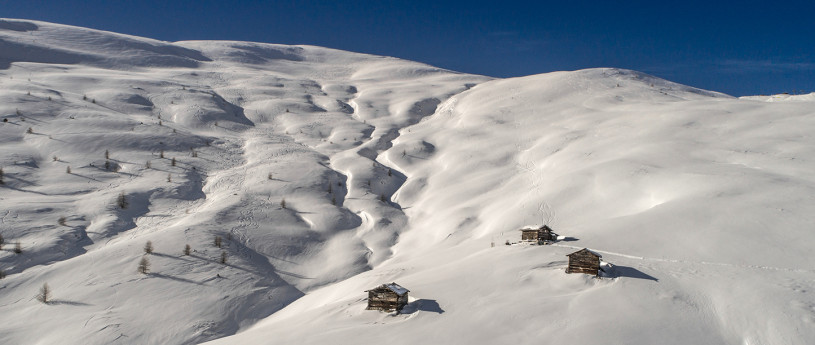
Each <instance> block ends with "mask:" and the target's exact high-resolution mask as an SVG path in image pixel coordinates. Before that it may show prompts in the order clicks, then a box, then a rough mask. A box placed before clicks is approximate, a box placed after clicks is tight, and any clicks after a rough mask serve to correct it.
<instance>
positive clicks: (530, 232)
mask: <svg viewBox="0 0 815 345" xmlns="http://www.w3.org/2000/svg"><path fill="white" fill-rule="evenodd" d="M556 240H557V234H556V233H555V232H554V231H552V228H550V227H549V226H548V225H544V226H542V227H539V228H536V227H525V228H523V229H521V241H529V242H537V243H538V244H545V243H547V242H554V241H556Z"/></svg>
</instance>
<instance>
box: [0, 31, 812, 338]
mask: <svg viewBox="0 0 815 345" xmlns="http://www.w3.org/2000/svg"><path fill="white" fill-rule="evenodd" d="M0 60H2V61H3V63H5V65H3V66H2V68H3V69H2V70H0V118H1V119H5V120H6V121H4V122H0V167H2V169H3V179H2V181H3V184H2V185H0V235H2V236H3V238H4V240H5V243H4V244H3V250H2V251H0V269H2V270H3V271H4V273H5V274H7V276H6V277H5V278H4V279H2V280H0V290H2V294H0V306H2V310H3V313H2V315H3V316H2V320H3V322H2V323H0V343H3V344H6V343H8V344H40V343H61V344H65V343H68V344H72V343H77V344H79V343H82V344H193V343H201V342H205V341H209V340H215V343H223V344H266V343H269V342H274V343H280V344H322V343H337V344H366V343H374V342H381V341H383V339H387V342H389V343H395V344H415V343H420V342H423V341H424V342H426V341H427V339H429V338H428V337H430V338H432V339H433V341H434V342H437V343H442V344H504V343H519V344H540V343H544V344H583V343H593V342H603V343H607V342H612V343H626V344H654V343H660V344H687V343H751V344H752V343H764V344H781V343H783V344H808V343H810V342H811V339H813V338H815V333H813V331H812V329H813V328H812V327H810V326H811V325H812V324H813V323H815V309H813V306H815V299H814V298H813V297H812V295H811V294H810V293H809V292H810V291H812V290H813V289H814V288H815V286H813V285H814V284H815V283H813V282H815V270H813V268H812V267H810V266H811V265H808V263H809V262H812V261H813V256H812V254H811V251H810V247H811V246H812V244H813V243H815V238H814V237H813V234H812V232H811V231H810V229H812V227H813V225H815V223H813V221H812V220H811V219H812V218H811V217H810V215H811V214H813V211H815V199H813V197H812V195H815V193H814V192H815V180H813V175H812V174H811V172H812V170H813V168H815V164H814V163H813V162H815V151H813V147H815V145H813V144H815V142H813V139H812V136H811V135H810V133H812V132H813V130H814V129H815V128H814V127H815V118H813V117H812V110H811V109H813V104H812V99H811V98H808V97H807V96H794V97H792V96H790V97H784V96H777V97H776V96H774V97H749V98H741V99H737V98H733V97H730V96H727V95H724V94H720V93H717V92H711V91H705V90H699V89H696V88H692V87H688V86H684V85H680V84H676V83H672V82H669V81H665V80H662V79H659V78H656V77H653V76H649V75H646V74H643V73H639V72H635V71H628V70H620V69H590V70H582V71H575V72H556V73H549V74H542V75H536V76H529V77H523V78H512V79H502V80H494V79H491V78H486V77H481V76H473V75H467V74H461V73H456V72H452V71H447V70H444V69H440V68H436V67H432V66H428V65H424V64H420V63H414V62H409V61H404V60H399V59H395V58H388V57H379V56H372V55H364V54H355V53H349V52H343V51H338V50H333V49H328V48H321V47H312V46H285V45H274V44H263V43H251V42H227V41H185V42H176V43H169V42H160V41H155V40H150V39H145V38H138V37H132V36H126V35H119V34H114V33H107V32H102V31H97V30H90V29H83V28H76V27H70V26H64V25H57V24H50V23H45V22H32V21H24V20H13V19H3V20H0ZM782 100H783V102H782ZM29 129H30V130H29ZM122 206H124V207H122ZM541 223H547V224H549V225H550V226H552V227H553V228H554V230H555V231H556V232H557V233H559V234H560V235H562V236H563V237H562V239H563V240H562V241H560V242H558V243H556V244H555V245H551V246H531V245H526V244H518V243H517V242H518V240H519V239H520V235H519V233H518V231H517V230H518V229H520V228H521V227H522V226H524V225H528V224H541ZM147 241H150V242H151V243H152V247H153V252H152V253H150V254H146V253H145V250H144V248H145V244H146V242H147ZM216 241H217V243H220V247H219V246H216ZM18 242H19V243H20V246H21V249H22V253H15V250H14V249H15V246H16V243H18ZM507 242H509V243H515V244H513V245H504V243H507ZM185 245H189V246H190V252H189V254H185V253H184V248H185ZM586 247H587V248H589V249H591V250H593V251H595V252H597V253H601V254H602V255H603V259H604V260H606V261H608V262H610V263H611V264H612V265H611V266H605V267H607V268H608V269H609V271H608V272H606V273H605V274H604V278H603V279H596V278H593V277H589V276H584V275H577V274H565V272H564V269H565V266H566V260H567V258H566V255H567V254H569V253H571V252H574V251H576V250H579V249H582V248H586ZM142 257H145V258H147V259H148V260H149V264H150V265H149V268H148V274H142V273H139V272H137V268H138V265H139V262H140V260H141V259H142ZM391 282H396V283H398V284H399V285H400V286H403V287H405V288H406V289H408V290H410V297H411V300H410V303H409V304H408V306H406V307H405V309H403V311H402V313H399V314H391V313H380V312H377V311H367V310H365V297H366V294H365V292H364V291H365V290H368V289H371V288H374V287H376V286H379V285H381V284H384V283H391ZM43 283H48V285H49V286H50V287H51V289H52V290H53V294H52V296H51V302H49V303H47V304H44V303H40V302H38V301H37V300H36V298H35V297H34V296H35V295H36V294H37V292H38V289H39V288H40V287H41V286H42V285H43Z"/></svg>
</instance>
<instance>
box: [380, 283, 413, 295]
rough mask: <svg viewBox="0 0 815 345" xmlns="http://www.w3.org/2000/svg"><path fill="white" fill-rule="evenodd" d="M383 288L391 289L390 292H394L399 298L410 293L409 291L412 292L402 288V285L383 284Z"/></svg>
mask: <svg viewBox="0 0 815 345" xmlns="http://www.w3.org/2000/svg"><path fill="white" fill-rule="evenodd" d="M382 286H383V287H385V288H387V289H389V290H391V291H393V292H395V293H396V294H397V295H399V296H402V295H404V294H406V293H408V291H410V290H408V289H405V288H404V287H402V286H401V285H399V284H396V283H390V284H382Z"/></svg>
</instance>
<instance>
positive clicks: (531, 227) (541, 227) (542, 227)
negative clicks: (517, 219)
mask: <svg viewBox="0 0 815 345" xmlns="http://www.w3.org/2000/svg"><path fill="white" fill-rule="evenodd" d="M545 229H549V230H550V231H551V230H552V228H550V227H549V225H527V226H524V227H522V228H521V230H519V231H530V230H545Z"/></svg>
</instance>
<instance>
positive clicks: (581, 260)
mask: <svg viewBox="0 0 815 345" xmlns="http://www.w3.org/2000/svg"><path fill="white" fill-rule="evenodd" d="M566 256H568V257H569V266H568V267H566V273H585V274H592V275H594V276H597V277H599V276H600V258H602V257H603V256H602V255H600V254H597V253H595V252H593V251H591V250H589V249H587V248H583V249H581V250H578V251H576V252H574V253H571V254H569V255H566Z"/></svg>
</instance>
